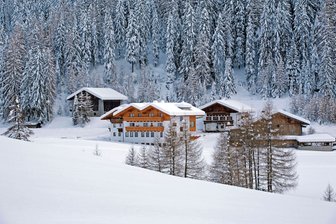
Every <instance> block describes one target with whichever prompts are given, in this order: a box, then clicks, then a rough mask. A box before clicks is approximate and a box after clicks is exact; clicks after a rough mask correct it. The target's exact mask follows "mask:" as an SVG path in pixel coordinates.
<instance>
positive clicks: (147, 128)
mask: <svg viewBox="0 0 336 224" xmlns="http://www.w3.org/2000/svg"><path fill="white" fill-rule="evenodd" d="M126 131H142V132H144V131H148V132H163V131H164V127H162V126H159V127H126Z"/></svg>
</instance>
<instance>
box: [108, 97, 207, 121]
mask: <svg viewBox="0 0 336 224" xmlns="http://www.w3.org/2000/svg"><path fill="white" fill-rule="evenodd" d="M130 107H133V108H136V109H138V110H140V111H142V110H145V109H147V108H148V107H154V108H156V109H157V110H159V111H162V112H163V113H165V114H168V115H170V116H204V115H205V112H204V111H203V110H200V109H198V108H196V107H194V106H192V105H191V104H189V103H185V102H182V103H166V102H163V101H161V102H158V101H154V102H152V103H130V104H124V105H122V106H120V107H118V108H114V109H113V110H110V111H109V112H107V113H105V114H104V115H103V116H101V119H105V118H106V117H108V116H111V115H117V114H120V113H121V112H123V111H125V110H127V109H128V108H130Z"/></svg>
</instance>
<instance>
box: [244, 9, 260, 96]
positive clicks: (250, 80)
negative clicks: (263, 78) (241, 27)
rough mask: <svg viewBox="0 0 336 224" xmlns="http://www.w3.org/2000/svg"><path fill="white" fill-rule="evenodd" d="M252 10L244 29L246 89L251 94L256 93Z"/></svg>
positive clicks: (254, 35) (254, 34)
mask: <svg viewBox="0 0 336 224" xmlns="http://www.w3.org/2000/svg"><path fill="white" fill-rule="evenodd" d="M252 10H253V8H252V9H250V12H249V15H248V19H247V28H246V49H245V52H246V65H245V73H246V81H247V88H248V90H249V91H250V93H252V94H256V92H257V85H256V82H257V71H256V70H257V69H256V56H257V55H256V47H255V45H256V36H257V35H256V28H255V21H253V17H254V16H253V13H254V12H253V11H252Z"/></svg>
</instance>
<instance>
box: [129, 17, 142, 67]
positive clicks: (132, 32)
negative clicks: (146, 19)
mask: <svg viewBox="0 0 336 224" xmlns="http://www.w3.org/2000/svg"><path fill="white" fill-rule="evenodd" d="M139 53H140V34H139V31H138V24H137V21H136V19H135V14H134V12H133V11H130V15H129V21H128V26H127V33H126V59H127V61H128V62H129V63H131V65H132V72H134V65H135V64H136V62H137V61H138V60H139Z"/></svg>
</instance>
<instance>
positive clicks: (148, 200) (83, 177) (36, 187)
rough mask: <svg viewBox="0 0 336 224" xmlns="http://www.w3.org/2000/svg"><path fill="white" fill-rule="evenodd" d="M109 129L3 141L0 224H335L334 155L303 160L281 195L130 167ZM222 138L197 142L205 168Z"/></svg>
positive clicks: (63, 127)
mask: <svg viewBox="0 0 336 224" xmlns="http://www.w3.org/2000/svg"><path fill="white" fill-rule="evenodd" d="M106 127H107V122H105V121H100V120H98V119H94V121H92V122H91V123H90V124H89V125H88V126H87V127H85V128H74V127H72V125H71V119H70V118H61V117H59V118H56V119H55V120H54V121H53V122H52V123H51V124H49V125H48V126H47V127H45V128H42V129H36V130H34V131H35V135H34V136H33V137H32V141H33V142H30V143H27V142H21V141H16V140H12V139H8V138H5V137H0V143H1V149H0V177H1V181H0V198H1V200H0V223H1V224H21V223H22V224H30V223H31V224H40V223H41V224H45V223H50V224H53V223H67V224H72V223H76V224H78V223H80V224H82V223H95V224H103V223H192V224H194V223H200V224H203V223H214V224H217V223H257V224H261V223H281V224H282V223H293V224H297V223H311V224H315V223H320V224H324V223H326V224H333V223H335V222H336V204H335V203H327V202H323V201H322V200H321V197H322V194H323V191H324V190H325V188H326V186H327V184H328V183H330V184H331V185H333V186H335V185H336V182H335V178H334V176H335V175H334V174H335V172H336V165H335V164H336V152H298V153H297V157H298V173H299V185H298V187H297V189H296V190H295V191H291V192H289V193H287V194H285V195H279V194H270V193H264V192H260V191H254V190H247V189H243V188H237V187H231V186H226V185H219V184H214V183H210V182H205V181H196V180H191V179H183V178H179V177H173V176H169V175H165V174H161V173H157V172H152V171H149V170H144V169H141V168H135V167H130V166H127V165H125V164H124V161H125V157H126V154H127V151H128V149H129V148H130V145H129V144H124V143H112V142H108V141H102V140H106V139H107V138H108V132H107V128H106ZM3 130H4V129H1V130H0V131H3ZM217 136H218V134H203V135H202V137H201V139H200V140H201V143H202V144H203V146H204V153H203V154H204V156H205V158H206V159H207V160H208V161H209V160H210V155H211V153H212V150H213V146H214V144H215V141H216V138H217ZM88 139H91V140H88ZM96 147H98V149H99V150H100V151H101V153H102V155H101V156H95V155H94V154H93V153H94V150H95V148H96Z"/></svg>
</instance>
